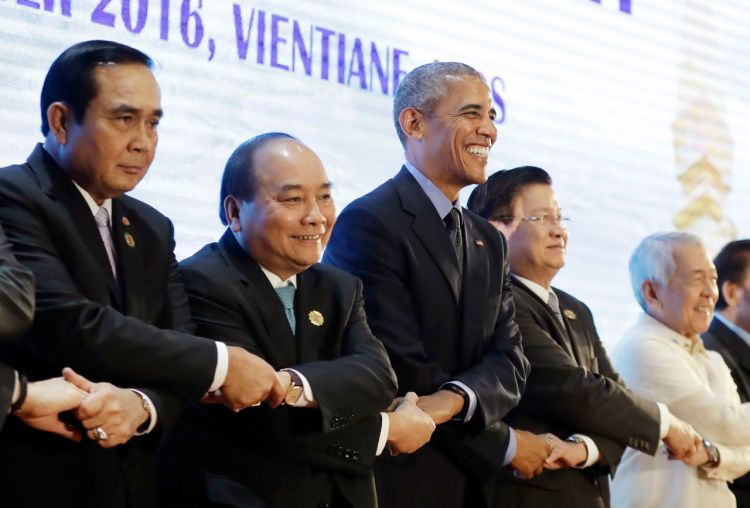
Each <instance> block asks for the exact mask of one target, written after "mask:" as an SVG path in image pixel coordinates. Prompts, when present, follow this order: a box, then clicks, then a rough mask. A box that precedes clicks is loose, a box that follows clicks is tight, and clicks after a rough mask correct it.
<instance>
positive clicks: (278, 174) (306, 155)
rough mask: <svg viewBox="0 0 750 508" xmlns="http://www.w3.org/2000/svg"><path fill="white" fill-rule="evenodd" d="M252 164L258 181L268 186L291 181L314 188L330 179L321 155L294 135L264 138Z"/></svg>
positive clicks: (272, 186)
mask: <svg viewBox="0 0 750 508" xmlns="http://www.w3.org/2000/svg"><path fill="white" fill-rule="evenodd" d="M253 165H254V167H255V172H256V178H257V182H258V185H259V186H264V187H267V188H269V189H270V188H273V189H278V188H280V187H284V186H291V185H293V186H313V187H316V188H317V187H321V186H324V185H326V184H328V183H329V182H328V177H327V176H326V172H325V168H324V167H323V163H322V162H321V161H320V158H319V157H318V156H317V155H316V154H315V152H313V151H312V150H310V149H309V148H308V147H307V146H305V145H303V144H302V143H300V142H299V141H296V140H293V139H278V140H272V141H269V142H267V143H266V144H265V145H263V146H262V147H261V148H260V149H259V150H258V151H257V153H256V154H255V156H254V158H253Z"/></svg>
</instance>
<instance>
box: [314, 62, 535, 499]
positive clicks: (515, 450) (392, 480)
mask: <svg viewBox="0 0 750 508" xmlns="http://www.w3.org/2000/svg"><path fill="white" fill-rule="evenodd" d="M393 115H394V123H395V126H396V130H397V133H398V136H399V139H400V140H401V143H402V145H403V146H404V150H405V157H406V163H405V165H404V166H403V167H402V168H401V171H400V172H399V173H398V174H397V175H396V176H395V177H394V178H392V179H391V180H389V181H388V182H386V183H385V184H383V185H381V186H380V187H378V188H377V189H375V190H373V191H372V192H370V193H369V194H367V195H365V196H363V197H361V198H359V199H357V200H355V201H354V202H352V203H351V204H350V205H349V206H347V207H346V209H344V211H343V212H342V213H341V216H340V217H339V219H338V221H337V223H336V227H335V228H334V231H333V235H332V237H331V242H330V243H329V245H328V248H327V249H326V252H325V255H324V262H326V263H329V264H332V265H334V266H338V267H340V268H343V269H344V270H347V271H349V272H350V273H352V274H354V275H356V276H358V277H360V278H361V279H362V281H363V283H364V291H365V308H366V311H367V317H368V322H369V323H370V326H371V327H372V329H373V332H374V333H375V335H376V336H377V337H378V338H379V339H380V340H382V341H383V343H384V344H385V347H386V349H387V350H388V354H389V356H390V359H391V363H392V364H393V368H394V369H395V371H396V375H397V376H398V383H399V390H400V393H404V392H406V391H415V392H416V393H417V394H418V395H419V396H420V398H419V405H420V407H422V408H423V409H424V410H425V411H426V412H427V413H429V414H430V415H431V416H432V417H433V420H434V421H435V423H436V424H437V425H438V428H437V430H436V431H435V434H434V435H433V438H432V440H431V441H430V443H429V444H428V445H426V446H424V447H423V448H422V449H420V450H419V451H418V452H416V453H414V454H412V455H410V456H409V457H407V458H401V457H396V458H395V459H388V458H386V459H388V460H381V461H379V463H378V464H377V465H376V479H377V486H378V497H379V499H380V501H381V504H382V505H383V506H386V507H388V508H398V507H409V508H411V507H413V506H441V507H445V508H451V507H460V506H466V507H478V506H485V505H487V504H488V503H489V502H490V501H491V499H492V492H491V489H492V483H493V482H492V480H491V479H492V478H493V476H494V474H495V473H496V472H497V471H498V470H499V469H501V468H502V466H503V465H504V464H507V463H512V465H513V467H515V468H516V469H517V470H519V471H520V472H521V473H522V474H524V475H529V476H530V475H533V474H535V473H536V472H538V471H540V470H541V467H542V463H543V461H544V459H545V458H546V456H547V452H548V444H547V443H546V442H545V440H544V438H543V437H540V436H536V435H534V434H531V433H527V432H519V433H512V432H510V431H509V429H508V427H507V426H505V425H504V424H503V423H502V422H501V418H503V417H504V416H505V415H506V414H507V413H508V412H509V411H510V410H511V409H512V408H513V407H514V406H515V405H516V404H517V403H518V401H519V399H520V396H521V392H522V391H523V386H524V382H525V378H526V374H527V371H528V362H527V361H526V359H525V358H524V356H523V353H522V351H521V336H520V334H519V332H518V328H517V326H516V324H515V322H514V319H513V314H514V312H513V301H512V297H511V292H510V277H509V272H508V264H507V262H506V259H505V257H506V245H505V242H504V240H503V239H502V238H501V237H500V235H498V234H497V232H496V231H495V230H494V229H493V228H492V226H491V225H490V224H489V223H487V222H486V221H484V220H483V219H481V218H479V217H477V216H476V215H474V214H473V213H471V212H469V211H467V210H465V209H462V208H461V205H460V203H459V201H458V193H459V191H460V190H461V189H462V188H463V187H466V186H467V185H470V184H476V183H481V182H483V181H484V180H485V167H486V165H487V157H488V155H489V151H490V148H491V147H492V145H493V143H494V142H495V140H496V137H497V130H496V128H495V125H494V122H493V119H494V117H495V110H494V107H493V105H492V98H491V96H490V92H489V88H488V87H487V85H486V83H485V82H484V79H483V78H482V76H481V75H480V74H479V73H478V72H477V71H476V70H474V69H473V68H471V67H470V66H468V65H465V64H461V63H448V62H436V63H431V64H427V65H423V66H420V67H418V68H416V69H414V70H413V71H411V72H410V73H409V74H407V75H406V76H405V77H404V79H403V80H402V81H401V84H400V85H399V88H398V90H397V92H396V95H395V97H394V103H393Z"/></svg>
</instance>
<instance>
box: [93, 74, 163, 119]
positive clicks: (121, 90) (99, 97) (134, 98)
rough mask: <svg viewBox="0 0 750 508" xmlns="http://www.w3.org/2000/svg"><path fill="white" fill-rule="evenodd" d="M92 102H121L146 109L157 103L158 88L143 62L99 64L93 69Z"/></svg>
mask: <svg viewBox="0 0 750 508" xmlns="http://www.w3.org/2000/svg"><path fill="white" fill-rule="evenodd" d="M93 78H94V82H95V83H96V96H95V97H94V98H93V99H92V102H94V101H99V102H104V103H110V102H111V103H123V104H127V105H131V106H134V107H136V108H142V109H146V110H151V109H153V110H156V109H159V108H160V107H161V105H160V103H161V92H160V91H159V85H158V84H157V83H156V78H154V74H153V73H152V72H151V69H149V68H148V67H146V66H145V65H143V64H102V65H99V66H97V67H96V68H95V69H94V71H93Z"/></svg>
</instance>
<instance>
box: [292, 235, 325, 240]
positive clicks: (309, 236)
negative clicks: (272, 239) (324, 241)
mask: <svg viewBox="0 0 750 508" xmlns="http://www.w3.org/2000/svg"><path fill="white" fill-rule="evenodd" d="M295 238H297V239H299V240H318V239H319V238H320V235H304V236H295Z"/></svg>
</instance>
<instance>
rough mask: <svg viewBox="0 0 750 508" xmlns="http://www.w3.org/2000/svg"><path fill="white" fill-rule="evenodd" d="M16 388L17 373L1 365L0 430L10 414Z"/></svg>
mask: <svg viewBox="0 0 750 508" xmlns="http://www.w3.org/2000/svg"><path fill="white" fill-rule="evenodd" d="M15 386H16V371H15V370H13V369H11V368H10V367H8V366H7V365H5V364H4V363H0V429H2V428H3V425H4V424H5V419H6V418H7V417H8V413H10V406H11V403H12V401H13V390H14V388H15Z"/></svg>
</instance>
